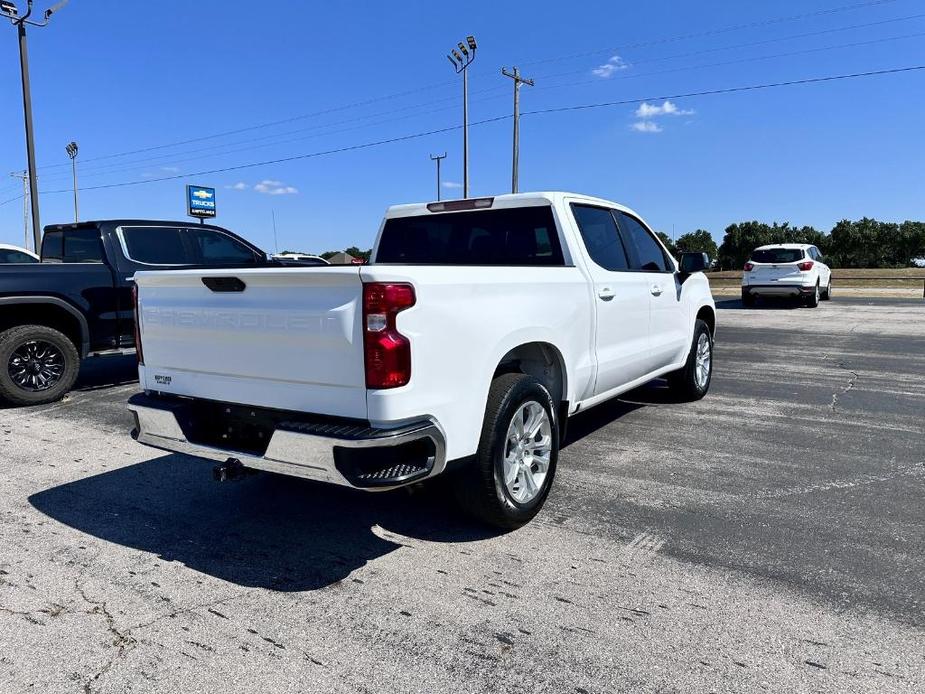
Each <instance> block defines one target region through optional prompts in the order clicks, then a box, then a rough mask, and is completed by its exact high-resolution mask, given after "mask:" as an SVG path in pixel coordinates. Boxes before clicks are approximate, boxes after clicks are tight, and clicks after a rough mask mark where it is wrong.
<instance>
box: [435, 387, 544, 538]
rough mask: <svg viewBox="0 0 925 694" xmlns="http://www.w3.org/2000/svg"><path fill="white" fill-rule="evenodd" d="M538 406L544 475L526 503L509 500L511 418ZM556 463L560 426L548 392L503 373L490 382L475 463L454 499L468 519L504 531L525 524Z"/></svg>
mask: <svg viewBox="0 0 925 694" xmlns="http://www.w3.org/2000/svg"><path fill="white" fill-rule="evenodd" d="M531 401H533V402H536V403H538V404H540V405H541V406H542V407H543V409H544V410H545V411H546V416H547V417H548V418H549V422H550V424H551V427H550V436H551V449H550V452H549V465H548V467H547V470H546V476H545V479H544V480H543V483H542V485H541V487H540V488H539V491H538V492H537V493H536V495H535V496H534V497H533V498H532V499H530V500H529V501H527V502H525V503H521V502H518V501H517V500H515V499H514V498H513V496H512V495H511V493H510V492H509V491H508V489H507V486H506V485H505V483H504V475H503V472H504V464H503V458H504V456H505V453H506V447H507V433H508V427H509V425H510V424H511V421H512V420H513V418H514V416H515V415H516V414H518V413H519V412H520V411H521V408H522V407H523V406H524V405H526V404H527V403H529V402H531ZM558 458H559V426H558V422H557V421H556V405H555V403H554V402H553V399H552V396H550V394H549V391H548V390H546V388H545V387H544V386H543V384H541V383H540V382H539V381H538V380H537V379H535V378H534V377H533V376H526V375H524V374H503V375H501V376H498V377H497V378H496V379H495V380H494V381H492V384H491V389H490V390H489V392H488V404H487V405H486V407H485V419H484V421H483V423H482V436H481V438H480V440H479V448H478V451H477V452H476V455H475V460H474V461H473V463H472V464H471V465H468V466H466V467H465V468H463V469H462V470H460V471H459V474H458V477H457V479H456V480H455V482H456V483H455V484H454V487H453V489H454V492H455V494H456V498H457V500H458V502H459V504H460V506H461V507H462V508H463V510H464V511H466V512H467V513H468V514H470V515H472V516H474V517H475V518H477V519H479V520H481V521H483V522H485V523H488V524H489V525H493V526H495V527H497V528H503V529H505V530H513V529H516V528H519V527H521V526H522V525H524V524H525V523H527V522H528V521H530V520H531V519H532V518H533V517H534V516H536V514H537V513H539V511H540V509H541V508H542V507H543V503H544V502H545V501H546V497H547V496H548V495H549V490H550V488H551V487H552V481H553V478H554V477H555V472H556V462H557V461H558Z"/></svg>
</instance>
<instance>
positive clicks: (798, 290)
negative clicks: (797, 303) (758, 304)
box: [742, 283, 816, 296]
mask: <svg viewBox="0 0 925 694" xmlns="http://www.w3.org/2000/svg"><path fill="white" fill-rule="evenodd" d="M815 290H816V286H815V285H808V286H803V285H802V284H784V283H780V284H743V285H742V293H743V294H746V293H748V294H754V295H758V296H803V295H806V294H812V293H813V292H814V291H815Z"/></svg>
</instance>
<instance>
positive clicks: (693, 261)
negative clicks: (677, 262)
mask: <svg viewBox="0 0 925 694" xmlns="http://www.w3.org/2000/svg"><path fill="white" fill-rule="evenodd" d="M708 267H710V256H708V255H707V254H706V253H682V254H681V274H682V275H691V274H693V273H695V272H703V271H704V270H706V269H707V268H708Z"/></svg>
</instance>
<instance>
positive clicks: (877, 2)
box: [39, 0, 898, 170]
mask: <svg viewBox="0 0 925 694" xmlns="http://www.w3.org/2000/svg"><path fill="white" fill-rule="evenodd" d="M897 1H898V0H869V1H868V2H860V3H854V4H850V5H841V6H838V7H833V8H829V9H825V10H817V11H814V12H805V13H801V14H796V15H788V16H785V17H774V18H769V19H764V20H758V21H755V22H747V23H743V24H734V25H729V26H724V27H719V28H715V29H709V30H706V31H701V32H693V33H688V34H679V35H674V36H667V37H656V38H653V39H648V40H646V41H641V42H637V43H634V44H626V45H624V46H621V47H619V48H613V47H611V48H603V49H597V50H593V51H586V52H583V53H575V54H572V55H567V56H560V57H552V58H546V59H543V60H536V61H528V60H521V61H519V62H520V63H525V64H529V65H542V64H547V63H552V62H561V61H564V60H571V59H574V58H579V57H585V56H590V55H598V54H601V53H606V52H609V51H616V50H625V49H632V48H643V47H649V46H656V45H663V44H666V43H674V42H678V41H684V40H688V39H692V38H702V37H707V36H715V35H717V34H723V33H730V32H733V31H739V30H742V29H751V28H757V27H762V26H769V25H772V24H781V23H786V22H794V21H800V20H803V19H810V18H813V17H821V16H828V15H833V14H838V13H841V12H848V11H853V10H858V9H864V8H867V7H876V6H881V5H887V4H891V3H894V2H897ZM452 84H455V82H453V81H446V82H439V83H435V84H431V85H427V86H424V87H419V88H416V89H410V90H406V91H402V92H396V93H393V94H386V95H383V96H379V97H374V98H371V99H366V100H363V101H357V102H354V103H350V104H343V105H340V106H334V107H331V108H327V109H323V110H319V111H314V112H310V113H304V114H300V115H296V116H291V117H288V118H283V119H280V120H275V121H269V122H266V123H260V124H256V125H250V126H245V127H241V128H236V129H233V130H227V131H223V132H219V133H213V134H211V135H203V136H199V137H194V138H189V139H186V140H179V141H175V142H169V143H164V144H161V145H152V146H150V147H142V148H139V149H133V150H127V151H124V152H116V153H113V154H106V155H101V156H98V157H91V158H87V159H84V160H83V163H84V164H87V163H90V162H93V161H103V160H108V159H114V158H118V157H124V156H129V155H132V154H142V153H146V152H153V151H157V150H163V149H169V148H171V147H179V146H182V145H188V144H194V143H196V142H203V141H206V140H213V139H218V138H221V137H227V136H229V135H237V134H241V133H245V132H251V131H254V130H260V129H264V128H270V127H275V126H277V125H284V124H286V123H292V122H295V121H299V120H306V119H309V118H315V117H318V116H322V115H327V114H330V113H336V112H339V111H344V110H348V109H352V108H358V107H362V106H367V105H369V104H373V103H378V102H381V101H387V100H391V99H396V98H400V97H403V96H408V95H411V94H417V93H420V92H424V91H430V90H432V89H434V88H436V87H445V86H450V85H452ZM65 166H68V164H48V165H45V166H43V167H39V168H42V169H46V170H47V169H52V168H58V167H65Z"/></svg>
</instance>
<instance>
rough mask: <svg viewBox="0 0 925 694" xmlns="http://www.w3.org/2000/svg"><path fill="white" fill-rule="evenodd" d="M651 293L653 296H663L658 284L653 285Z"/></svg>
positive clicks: (650, 289)
mask: <svg viewBox="0 0 925 694" xmlns="http://www.w3.org/2000/svg"><path fill="white" fill-rule="evenodd" d="M649 291H650V292H652V296H661V293H662V288H661V287H660V286H659V285H657V284H653V285H652V286H651V287H650V288H649Z"/></svg>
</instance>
